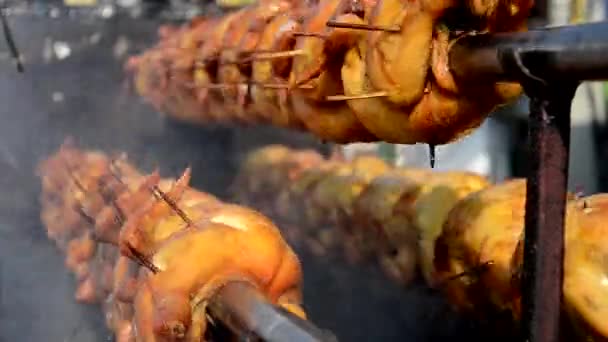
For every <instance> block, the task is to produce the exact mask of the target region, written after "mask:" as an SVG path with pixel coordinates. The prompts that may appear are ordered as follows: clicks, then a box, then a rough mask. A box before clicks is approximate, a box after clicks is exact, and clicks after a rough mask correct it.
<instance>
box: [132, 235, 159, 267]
mask: <svg viewBox="0 0 608 342" xmlns="http://www.w3.org/2000/svg"><path fill="white" fill-rule="evenodd" d="M127 248H128V249H129V252H131V254H133V256H134V257H135V261H136V262H137V263H139V264H140V265H141V266H143V267H145V268H147V269H149V270H150V271H151V272H152V273H154V274H156V273H158V272H160V268H158V266H156V265H154V264H153V263H152V261H150V260H148V258H147V257H146V256H145V255H143V254H142V253H141V252H140V251H138V250H137V249H136V248H135V247H133V246H132V245H131V244H130V243H128V242H127Z"/></svg>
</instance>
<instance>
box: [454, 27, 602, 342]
mask: <svg viewBox="0 0 608 342" xmlns="http://www.w3.org/2000/svg"><path fill="white" fill-rule="evenodd" d="M606 53H608V22H601V23H595V24H583V25H576V26H567V27H558V28H551V29H543V30H535V31H530V32H526V33H521V34H519V33H517V34H501V35H494V36H486V35H479V36H471V37H468V38H465V39H463V40H461V41H460V42H459V43H458V44H457V45H456V47H455V48H454V49H453V51H452V55H451V63H452V65H451V66H452V69H453V70H454V72H455V73H456V74H459V75H461V76H464V75H468V77H470V76H471V75H472V74H474V75H477V76H479V77H489V78H493V79H502V80H516V81H519V82H520V83H521V84H522V85H523V87H524V91H525V93H526V95H527V96H528V97H530V99H531V101H530V115H529V123H528V127H529V128H528V135H529V141H528V144H529V146H528V152H529V156H528V157H529V160H530V165H529V169H528V176H527V178H528V183H527V194H526V218H525V222H526V227H525V244H524V267H523V274H522V285H521V286H522V293H523V298H522V307H523V308H524V311H523V316H522V323H523V329H522V332H523V334H524V336H523V340H524V341H530V342H557V341H559V340H560V337H561V336H563V335H562V334H563V333H564V332H560V320H561V317H560V312H561V310H560V307H561V301H562V284H563V259H564V216H565V204H566V192H567V183H568V160H569V147H570V114H571V113H570V108H571V105H572V99H573V97H574V93H575V91H576V89H577V87H578V85H579V84H580V82H582V81H588V80H606V79H608V61H607V60H606V59H605V58H603V57H602V56H604V54H606Z"/></svg>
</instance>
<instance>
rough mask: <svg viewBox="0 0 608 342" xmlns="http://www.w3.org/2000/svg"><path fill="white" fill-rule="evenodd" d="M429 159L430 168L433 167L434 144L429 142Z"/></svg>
mask: <svg viewBox="0 0 608 342" xmlns="http://www.w3.org/2000/svg"><path fill="white" fill-rule="evenodd" d="M429 161H430V163H431V169H434V168H435V145H433V144H429Z"/></svg>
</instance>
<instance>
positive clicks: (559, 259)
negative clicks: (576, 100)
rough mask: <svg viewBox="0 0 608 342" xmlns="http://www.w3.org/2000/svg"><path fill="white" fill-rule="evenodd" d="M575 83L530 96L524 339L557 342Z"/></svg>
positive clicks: (523, 317) (537, 341) (523, 312)
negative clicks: (571, 114) (571, 115)
mask: <svg viewBox="0 0 608 342" xmlns="http://www.w3.org/2000/svg"><path fill="white" fill-rule="evenodd" d="M575 90H576V85H574V86H573V85H572V84H565V85H558V87H557V88H555V89H545V91H543V92H542V93H532V94H533V97H532V98H531V101H530V120H529V123H528V125H529V142H528V144H529V145H528V146H529V153H530V158H529V160H530V168H529V170H528V183H527V197H526V216H525V224H526V226H525V243H524V265H523V277H522V284H521V288H522V330H523V333H524V337H525V340H526V341H532V342H541V341H543V342H557V341H559V338H560V320H561V317H560V314H561V302H562V286H563V259H564V216H565V205H566V194H567V189H566V187H567V183H568V159H569V158H568V151H569V146H570V106H571V104H572V98H573V97H574V92H575Z"/></svg>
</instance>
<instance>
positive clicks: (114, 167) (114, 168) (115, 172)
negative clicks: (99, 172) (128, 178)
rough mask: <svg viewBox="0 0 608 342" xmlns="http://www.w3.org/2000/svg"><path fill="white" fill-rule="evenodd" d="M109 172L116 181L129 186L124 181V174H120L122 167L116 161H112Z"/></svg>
mask: <svg viewBox="0 0 608 342" xmlns="http://www.w3.org/2000/svg"><path fill="white" fill-rule="evenodd" d="M109 171H110V174H111V175H112V177H114V179H116V180H117V181H118V182H119V183H120V184H122V185H124V186H127V184H126V183H125V182H124V181H123V180H122V173H121V172H120V167H119V166H118V164H117V163H116V160H115V159H111V160H110V167H109Z"/></svg>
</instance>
